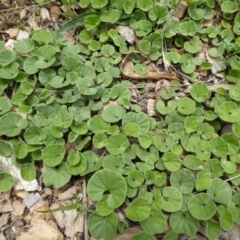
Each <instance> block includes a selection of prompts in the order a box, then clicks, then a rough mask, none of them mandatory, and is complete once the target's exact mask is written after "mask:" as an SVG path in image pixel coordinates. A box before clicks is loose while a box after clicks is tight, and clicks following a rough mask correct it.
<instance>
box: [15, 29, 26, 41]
mask: <svg viewBox="0 0 240 240" xmlns="http://www.w3.org/2000/svg"><path fill="white" fill-rule="evenodd" d="M28 37H29V32H27V31H22V30H20V31H19V33H18V35H17V40H22V39H26V38H28Z"/></svg>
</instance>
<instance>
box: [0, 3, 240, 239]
mask: <svg viewBox="0 0 240 240" xmlns="http://www.w3.org/2000/svg"><path fill="white" fill-rule="evenodd" d="M179 3H180V2H179V1H169V0H162V1H153V0H137V1H134V0H118V1H113V0H112V1H111V0H101V1H100V0H92V1H90V0H83V1H80V3H79V5H80V7H81V8H83V9H86V11H85V12H84V13H82V14H81V15H80V16H78V17H77V18H75V19H73V20H72V21H70V22H69V23H67V24H66V25H65V26H63V27H62V28H61V29H60V30H59V31H58V32H49V31H48V30H40V31H37V32H33V33H32V34H31V35H30V37H29V38H28V39H24V40H20V41H18V42H17V43H16V44H15V50H14V51H10V50H7V49H5V44H4V42H0V93H1V97H0V115H1V117H0V134H1V140H0V155H1V156H4V157H11V159H12V164H16V163H18V164H20V165H21V167H20V169H21V174H22V177H23V179H25V180H27V181H31V180H33V179H35V178H36V167H35V166H36V163H38V162H42V163H43V164H44V166H45V173H44V177H43V182H44V184H45V185H47V186H50V185H52V186H53V187H54V188H60V187H62V186H64V185H65V184H66V183H68V182H69V181H70V179H71V177H72V176H80V177H87V179H88V183H87V194H88V197H89V198H90V199H91V200H92V201H94V202H95V203H96V206H95V207H96V208H95V209H94V210H90V212H91V214H90V216H89V219H88V227H89V231H90V233H91V235H92V236H93V237H96V238H103V239H107V240H111V239H114V237H115V235H116V234H117V232H124V230H125V229H126V228H128V225H129V224H131V223H133V222H134V223H138V224H140V225H141V227H142V228H143V231H142V232H140V233H138V234H136V235H135V236H133V237H132V239H133V240H140V239H156V238H155V236H154V235H155V234H158V233H163V232H165V231H166V229H167V228H168V227H170V230H169V231H168V232H167V233H166V235H165V237H164V240H169V239H171V240H174V239H178V235H179V234H183V235H185V236H186V237H188V238H189V239H195V234H196V233H197V231H198V229H199V226H200V224H201V225H203V226H204V227H205V229H206V234H207V236H208V239H217V238H218V236H219V235H220V233H221V231H222V230H229V229H231V227H232V226H233V224H234V222H235V223H237V224H240V193H239V189H238V185H239V183H240V178H238V177H239V175H240V171H239V163H240V154H239V148H240V146H239V138H240V109H239V101H240V85H239V83H238V81H239V76H240V70H239V66H240V62H239V57H238V52H239V50H240V41H239V37H238V36H239V35H240V32H239V26H240V15H239V13H238V9H239V7H240V2H239V1H220V0H219V1H216V0H215V1H214V0H201V1H191V2H188V4H189V5H188V8H187V12H186V15H185V17H184V18H183V19H182V20H181V21H180V22H178V21H177V20H174V19H173V18H172V17H171V16H172V14H173V12H174V9H175V8H176V7H177V6H178V4H179ZM216 13H218V17H217V18H216V19H214V21H215V22H214V25H211V26H205V25H204V24H203V23H204V21H205V20H211V19H213V18H214V16H215V14H216ZM78 25H81V26H82V27H81V31H80V33H79V36H78V37H79V41H80V43H79V44H78V45H73V44H71V43H69V42H68V41H66V40H65V38H64V37H63V36H62V35H61V32H62V31H64V30H66V29H70V28H72V27H76V26H78ZM117 25H127V26H130V27H131V28H132V29H134V31H135V33H136V35H137V37H138V39H139V43H138V44H137V45H130V44H129V43H128V42H127V41H126V39H125V37H124V36H122V35H120V34H119V33H118V32H117V31H116V30H115V27H116V26H117ZM165 41H166V42H172V47H171V49H164V44H163V43H164V42H165ZM204 43H208V45H209V49H208V55H209V56H210V57H211V58H212V59H214V61H216V62H224V64H225V65H226V67H227V68H226V70H225V71H224V72H223V73H222V74H223V75H224V76H225V77H226V81H228V82H229V84H231V86H230V87H229V90H226V89H224V88H216V90H215V92H211V91H210V90H209V89H208V87H207V86H206V85H205V84H204V82H196V83H194V81H193V86H192V87H191V90H190V93H189V96H188V97H183V98H180V99H176V98H174V96H175V93H176V92H178V90H179V88H180V85H181V83H180V82H179V81H172V82H171V85H170V87H169V88H167V89H165V90H162V91H160V93H159V96H160V100H159V101H158V102H157V103H156V109H157V111H158V113H159V114H160V115H161V117H162V120H161V121H158V119H155V118H152V117H149V116H148V115H147V114H146V113H144V112H142V109H141V107H140V106H138V105H136V104H133V103H132V102H131V91H130V88H129V87H131V86H132V85H131V84H132V83H131V81H128V79H122V77H121V71H120V68H119V64H120V63H121V61H122V60H123V58H124V56H126V55H127V54H129V53H131V52H135V53H134V55H133V58H132V61H133V63H134V71H135V73H137V74H140V75H142V76H144V75H145V74H147V73H148V71H149V66H148V65H145V64H144V58H143V57H142V56H143V54H144V55H145V56H147V58H148V59H149V60H150V61H152V62H154V61H156V60H158V59H159V58H161V57H162V55H163V52H164V53H165V57H166V59H167V60H168V61H169V63H171V64H173V65H174V66H175V67H176V68H178V69H179V70H181V71H182V72H183V73H184V74H185V75H187V76H188V77H189V79H193V80H194V79H195V78H196V75H197V72H198V71H200V70H210V69H211V68H212V67H213V62H212V63H211V62H208V61H202V60H201V58H200V57H199V56H198V55H197V53H198V52H200V51H201V49H202V46H203V44H204ZM137 51H138V52H139V53H138V52H137ZM209 72H210V71H209ZM176 78H177V77H176ZM226 125H227V126H228V127H229V129H230V130H228V131H225V132H223V131H221V130H222V129H223V128H224V126H226ZM93 149H94V151H93ZM0 178H1V181H0V191H1V192H4V191H8V190H10V189H11V188H12V186H13V182H14V178H13V177H12V176H11V175H10V174H8V173H5V172H1V173H0ZM78 204H80V203H78ZM79 206H80V205H79ZM76 207H78V206H77V205H76ZM83 210H84V211H87V209H86V208H83ZM119 210H121V211H123V212H124V213H125V215H126V219H125V220H124V219H118V217H117V214H116V212H117V211H119Z"/></svg>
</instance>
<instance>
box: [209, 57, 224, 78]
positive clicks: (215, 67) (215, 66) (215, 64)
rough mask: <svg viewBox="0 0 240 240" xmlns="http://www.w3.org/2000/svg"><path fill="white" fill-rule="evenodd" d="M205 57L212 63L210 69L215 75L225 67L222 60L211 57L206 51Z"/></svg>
mask: <svg viewBox="0 0 240 240" xmlns="http://www.w3.org/2000/svg"><path fill="white" fill-rule="evenodd" d="M206 57H207V60H208V62H210V63H211V64H212V69H211V71H212V74H214V75H216V74H217V73H218V72H221V71H223V70H225V69H226V65H225V63H224V61H223V60H221V59H214V58H211V57H210V56H209V55H208V53H206Z"/></svg>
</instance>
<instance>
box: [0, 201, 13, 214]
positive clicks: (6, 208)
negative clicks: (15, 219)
mask: <svg viewBox="0 0 240 240" xmlns="http://www.w3.org/2000/svg"><path fill="white" fill-rule="evenodd" d="M13 211H14V208H13V206H12V204H11V203H10V202H8V201H7V200H5V201H3V202H0V213H7V212H13Z"/></svg>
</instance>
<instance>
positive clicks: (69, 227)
mask: <svg viewBox="0 0 240 240" xmlns="http://www.w3.org/2000/svg"><path fill="white" fill-rule="evenodd" d="M76 215H77V211H76V210H69V211H64V221H65V226H66V227H65V231H64V233H65V235H66V236H67V237H70V238H73V237H74V235H75V234H76V233H78V232H80V233H82V232H83V230H84V215H83V214H82V215H80V216H79V218H78V220H77V222H76V223H75V224H73V221H74V219H75V217H76Z"/></svg>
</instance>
